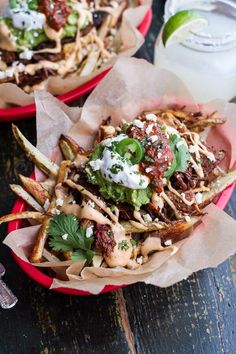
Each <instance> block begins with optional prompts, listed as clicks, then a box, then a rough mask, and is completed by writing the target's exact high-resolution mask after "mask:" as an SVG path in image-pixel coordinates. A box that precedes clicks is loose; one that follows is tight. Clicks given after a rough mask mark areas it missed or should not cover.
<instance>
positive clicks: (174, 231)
mask: <svg viewBox="0 0 236 354" xmlns="http://www.w3.org/2000/svg"><path fill="white" fill-rule="evenodd" d="M201 218H202V217H201V216H193V217H189V220H188V221H185V220H179V221H174V222H173V223H172V224H171V225H168V226H167V227H165V228H163V229H162V230H157V231H154V232H152V233H150V230H148V234H149V235H150V236H153V237H159V238H160V239H161V240H162V241H163V242H165V241H166V240H169V239H170V240H172V242H173V243H174V242H177V241H180V240H182V239H183V238H185V237H186V236H187V234H188V233H189V231H190V230H191V229H192V228H193V227H194V226H196V225H197V224H198V223H199V222H200V220H201Z"/></svg>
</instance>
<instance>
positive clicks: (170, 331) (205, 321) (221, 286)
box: [0, 0, 236, 354]
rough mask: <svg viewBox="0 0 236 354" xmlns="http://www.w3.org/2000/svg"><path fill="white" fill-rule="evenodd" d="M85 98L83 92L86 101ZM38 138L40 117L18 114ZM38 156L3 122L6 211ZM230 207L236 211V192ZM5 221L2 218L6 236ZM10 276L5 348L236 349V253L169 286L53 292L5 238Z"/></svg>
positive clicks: (2, 203)
mask: <svg viewBox="0 0 236 354" xmlns="http://www.w3.org/2000/svg"><path fill="white" fill-rule="evenodd" d="M163 7H164V0H161V1H160V0H159V1H154V7H153V9H154V11H153V24H152V27H151V30H150V32H149V34H148V37H147V41H146V43H145V44H144V45H143V47H142V48H141V50H140V51H139V53H138V54H137V56H138V57H143V58H146V59H147V60H149V61H152V58H153V45H154V42H155V39H156V35H157V33H158V31H159V29H160V26H161V22H162V16H163ZM83 101H84V99H81V100H80V104H82V103H83ZM17 125H18V126H19V127H20V129H21V130H22V131H23V133H24V134H25V135H26V136H27V137H28V138H29V139H30V140H31V141H32V142H33V143H34V142H35V121H34V119H32V120H28V121H25V122H20V123H19V122H18V123H17ZM31 170H32V164H31V163H30V162H29V161H28V160H27V159H26V157H25V156H24V154H23V153H22V152H21V150H20V149H19V148H18V146H17V144H16V142H15V141H14V140H13V138H12V134H11V127H10V124H4V123H0V189H1V194H0V196H1V198H0V214H1V215H2V214H4V213H7V212H8V211H9V210H10V209H11V207H12V205H13V201H14V199H15V197H14V195H13V193H12V192H10V191H9V188H8V184H9V183H16V182H17V181H18V178H17V174H18V173H19V172H20V173H22V174H25V175H27V174H29V173H30V172H31ZM226 211H227V212H228V213H229V214H230V215H232V216H234V217H236V193H234V195H233V197H232V199H231V202H230V203H229V205H228V206H227V208H226ZM5 234H6V226H0V238H3V237H4V236H5ZM0 260H1V261H2V262H3V263H4V265H6V268H7V273H6V276H5V280H6V282H7V283H8V284H9V286H10V287H11V288H12V290H13V291H14V292H15V294H16V295H17V296H18V297H19V302H18V304H17V305H16V307H15V308H13V309H11V310H8V311H6V310H0V354H31V353H32V354H34V353H35V354H41V353H42V354H51V353H53V354H54V353H55V354H59V353H66V354H76V353H80V354H83V353H86V354H87V353H88V354H90V353H91V354H94V353H96V354H97V353H98V354H100V353H109V354H110V353H113V352H114V353H121V354H122V353H132V354H133V353H138V354H146V353H147V354H148V353H155V354H156V353H161V354H169V353H178V354H179V353H181V354H185V353H186V354H189V353H196V354H215V353H230V354H231V353H234V352H236V335H235V333H236V320H235V319H236V288H235V286H236V258H235V257H231V260H230V261H226V262H225V263H224V264H222V265H221V266H220V267H218V268H217V269H209V270H204V271H201V272H198V273H197V274H194V275H192V276H191V277H190V278H189V279H188V280H185V281H183V282H180V283H179V284H176V285H175V286H173V287H169V288H168V289H160V288H155V287H153V286H146V285H144V284H136V285H132V286H130V287H127V288H125V289H123V290H118V291H117V292H113V293H110V294H105V295H101V296H96V297H87V298H83V297H72V296H66V295H62V294H57V293H54V292H50V291H48V290H47V289H44V288H42V287H41V286H39V285H37V284H36V283H35V282H33V281H31V280H30V279H29V278H28V277H27V276H26V275H25V274H24V273H23V272H22V271H21V270H20V269H19V268H18V266H17V265H16V264H15V262H14V261H13V259H12V257H11V255H10V252H9V250H8V249H7V248H6V247H5V246H3V245H0Z"/></svg>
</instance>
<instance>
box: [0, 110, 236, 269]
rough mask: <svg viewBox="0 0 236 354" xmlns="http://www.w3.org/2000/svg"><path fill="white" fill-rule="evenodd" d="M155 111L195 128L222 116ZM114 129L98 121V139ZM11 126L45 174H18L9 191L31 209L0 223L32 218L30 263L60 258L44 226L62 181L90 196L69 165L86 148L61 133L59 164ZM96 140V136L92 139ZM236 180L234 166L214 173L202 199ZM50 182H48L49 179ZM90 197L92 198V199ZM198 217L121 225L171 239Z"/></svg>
mask: <svg viewBox="0 0 236 354" xmlns="http://www.w3.org/2000/svg"><path fill="white" fill-rule="evenodd" d="M153 113H155V114H161V115H162V117H163V119H165V120H166V122H167V124H168V122H169V123H170V122H172V123H173V122H175V124H185V125H186V126H188V127H189V128H190V129H192V130H195V131H202V130H204V128H205V127H206V126H209V125H211V126H212V125H216V124H221V123H222V119H220V118H217V117H216V116H215V115H212V116H209V117H202V116H199V117H194V116H193V115H190V114H189V113H187V112H184V111H182V110H179V111H176V110H158V111H154V112H153ZM116 129H117V130H118V129H119V128H114V127H113V126H111V125H109V124H108V125H106V124H105V125H101V126H100V130H99V132H98V136H100V139H102V140H103V139H105V138H106V137H110V136H112V135H114V133H116ZM12 130H13V134H14V137H15V139H16V140H17V142H18V143H19V145H20V146H21V148H22V149H23V150H24V152H25V153H26V155H27V157H28V158H29V159H30V160H31V161H32V162H34V164H35V165H36V166H37V167H38V168H39V169H40V170H41V171H42V172H43V173H44V174H45V175H46V179H45V181H44V182H38V181H35V180H33V179H31V178H28V177H25V176H22V175H19V178H20V181H21V183H22V186H21V185H17V184H11V185H10V187H11V189H12V191H13V192H14V193H15V194H16V195H17V196H18V197H20V198H21V199H23V200H24V201H25V202H26V203H27V205H28V207H29V208H30V210H27V211H22V212H19V213H13V214H8V215H5V216H3V217H1V218H0V223H3V222H9V221H12V220H15V219H27V220H30V219H33V220H35V221H37V222H38V223H40V224H41V227H40V230H39V233H38V236H37V241H36V244H35V246H34V249H33V252H32V255H31V258H30V261H31V262H32V263H39V262H41V261H42V260H45V259H47V260H49V261H51V260H55V259H57V260H59V258H57V257H56V256H55V254H53V253H51V252H50V250H49V249H48V247H47V244H46V241H47V227H48V225H49V222H50V220H51V218H52V217H53V215H55V214H54V211H55V207H56V201H57V198H58V189H59V188H60V187H61V186H62V185H63V184H64V185H65V184H66V185H67V187H68V186H69V187H70V188H72V189H73V188H75V189H77V190H79V191H80V192H81V193H82V194H84V195H86V198H92V197H91V193H89V192H88V191H86V189H85V188H84V187H83V186H80V185H78V184H76V183H75V182H74V181H75V179H74V178H72V177H71V166H73V161H75V160H76V166H77V168H79V166H80V165H81V166H82V165H83V166H84V164H86V162H87V161H88V156H89V151H85V150H84V149H83V148H81V147H80V146H79V145H78V144H77V143H76V142H75V141H74V140H73V139H71V138H70V137H68V136H64V135H62V136H61V137H60V139H59V146H60V149H61V152H62V154H63V158H64V159H63V160H62V162H61V163H60V166H58V165H57V164H56V163H55V162H53V161H51V160H50V159H49V158H47V157H46V156H45V155H43V154H42V153H41V152H40V151H39V150H38V149H37V148H36V147H34V146H33V145H32V144H31V143H30V142H29V141H28V140H27V139H26V137H25V136H24V135H23V134H22V133H21V132H20V130H19V129H18V128H17V127H16V126H15V125H12ZM95 141H96V140H95ZM235 180H236V169H232V170H230V171H229V172H228V173H226V174H224V175H220V176H219V177H217V178H216V179H215V180H214V181H213V182H212V183H211V184H210V185H209V188H208V190H207V191H205V192H203V193H202V195H203V201H202V202H203V203H204V204H205V205H207V204H209V203H210V202H211V201H213V200H214V198H215V197H216V196H217V195H218V194H219V193H221V192H222V191H223V190H224V189H225V188H226V187H227V186H229V185H230V184H232V183H233V182H234V181H235ZM48 182H50V183H48ZM91 200H92V199H91ZM200 220H201V216H191V218H190V220H188V222H187V221H185V220H183V219H181V220H177V221H173V222H172V223H171V224H167V223H165V222H158V223H150V224H148V223H147V225H146V226H144V227H143V229H140V227H136V224H135V222H134V221H133V220H129V221H121V225H122V226H123V228H124V229H125V232H126V234H131V235H132V234H135V233H144V234H149V235H151V236H152V237H159V238H166V239H168V238H170V236H171V239H172V240H173V242H175V241H178V240H179V239H180V238H181V237H182V236H181V235H185V234H186V233H187V232H188V231H189V230H190V229H191V228H192V227H193V226H194V225H196V224H197V223H198V222H199V221H200ZM64 256H65V258H67V259H70V254H65V255H64Z"/></svg>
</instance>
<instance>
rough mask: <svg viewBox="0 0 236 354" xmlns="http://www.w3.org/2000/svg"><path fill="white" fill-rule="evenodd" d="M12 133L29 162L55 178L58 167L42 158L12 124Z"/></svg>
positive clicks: (44, 157)
mask: <svg viewBox="0 0 236 354" xmlns="http://www.w3.org/2000/svg"><path fill="white" fill-rule="evenodd" d="M12 131H13V134H14V137H15V138H16V140H17V142H18V143H19V145H20V146H21V148H22V149H23V150H24V151H25V152H26V154H27V156H28V157H29V158H30V160H31V161H33V162H34V163H35V165H36V166H37V167H38V168H39V169H40V170H42V171H43V172H44V173H45V174H46V175H49V176H50V175H53V176H57V174H58V171H59V167H58V166H57V165H56V164H55V163H54V162H52V161H50V160H49V159H48V158H47V157H46V156H44V155H43V154H42V153H41V152H40V151H39V150H38V149H37V148H36V147H35V146H33V145H32V144H31V143H30V142H29V141H28V140H27V139H26V137H25V136H24V135H23V134H22V133H21V132H20V130H19V129H18V128H17V126H16V125H14V124H12Z"/></svg>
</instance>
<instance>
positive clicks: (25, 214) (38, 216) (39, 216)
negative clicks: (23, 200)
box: [0, 211, 44, 224]
mask: <svg viewBox="0 0 236 354" xmlns="http://www.w3.org/2000/svg"><path fill="white" fill-rule="evenodd" d="M18 219H33V220H36V221H38V222H42V221H43V219H44V214H43V213H40V212H38V211H22V212H20V213H14V214H7V215H4V216H2V217H1V218H0V224H2V223H4V222H9V221H13V220H18Z"/></svg>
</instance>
